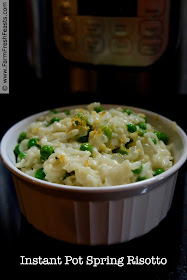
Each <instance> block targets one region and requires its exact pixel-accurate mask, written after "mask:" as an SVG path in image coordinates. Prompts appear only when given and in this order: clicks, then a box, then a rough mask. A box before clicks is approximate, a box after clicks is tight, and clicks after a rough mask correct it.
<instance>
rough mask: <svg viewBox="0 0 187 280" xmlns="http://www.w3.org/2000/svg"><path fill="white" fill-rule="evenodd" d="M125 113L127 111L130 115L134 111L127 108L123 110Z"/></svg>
mask: <svg viewBox="0 0 187 280" xmlns="http://www.w3.org/2000/svg"><path fill="white" fill-rule="evenodd" d="M123 113H127V114H128V115H130V114H132V113H133V111H131V110H130V109H129V108H126V109H124V110H123Z"/></svg>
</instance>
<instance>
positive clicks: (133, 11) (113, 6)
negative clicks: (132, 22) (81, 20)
mask: <svg viewBox="0 0 187 280" xmlns="http://www.w3.org/2000/svg"><path fill="white" fill-rule="evenodd" d="M78 14H79V15H87V16H100V17H136V16H137V0H113V1H109V0H78Z"/></svg>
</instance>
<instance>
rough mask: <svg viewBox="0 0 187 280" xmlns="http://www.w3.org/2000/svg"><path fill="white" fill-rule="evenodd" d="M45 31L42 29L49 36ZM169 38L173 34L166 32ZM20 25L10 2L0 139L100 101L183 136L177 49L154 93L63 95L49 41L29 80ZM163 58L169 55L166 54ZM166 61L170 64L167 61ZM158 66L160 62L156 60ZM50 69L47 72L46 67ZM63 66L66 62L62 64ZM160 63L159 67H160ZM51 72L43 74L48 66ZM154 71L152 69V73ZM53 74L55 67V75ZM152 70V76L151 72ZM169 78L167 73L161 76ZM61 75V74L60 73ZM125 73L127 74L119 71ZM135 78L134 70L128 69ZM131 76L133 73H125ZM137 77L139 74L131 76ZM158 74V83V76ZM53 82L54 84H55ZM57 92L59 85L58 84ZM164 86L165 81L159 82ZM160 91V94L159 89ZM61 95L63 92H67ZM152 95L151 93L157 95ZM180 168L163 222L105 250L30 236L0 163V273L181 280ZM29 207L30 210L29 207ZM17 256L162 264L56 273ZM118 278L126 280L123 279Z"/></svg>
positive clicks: (184, 244)
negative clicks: (155, 259) (154, 117)
mask: <svg viewBox="0 0 187 280" xmlns="http://www.w3.org/2000/svg"><path fill="white" fill-rule="evenodd" d="M50 32H52V30H50V29H49V33H50ZM172 32H173V31H172ZM27 36H28V26H27V15H26V6H25V1H24V0H20V1H19V2H18V1H12V2H11V5H10V94H8V95H2V94H0V104H1V109H0V124H1V130H0V139H1V137H2V136H3V135H4V133H5V132H6V131H7V129H8V128H9V127H11V126H12V125H13V124H15V123H16V122H17V121H19V120H21V119H23V118H25V117H27V116H29V115H32V114H34V113H37V112H40V111H43V110H46V109H51V108H55V107H61V106H64V105H72V104H78V103H81V104H82V103H90V102H93V101H100V102H101V103H118V104H127V105H131V106H137V107H143V108H146V109H149V110H152V111H155V112H157V113H159V114H162V115H164V116H166V117H168V118H170V119H172V120H175V121H176V122H177V123H178V125H180V126H181V127H182V128H183V129H184V131H185V132H187V124H186V104H187V95H180V94H178V91H177V85H178V74H179V72H180V71H179V68H178V67H179V57H180V49H179V50H178V51H177V53H175V54H173V56H172V57H171V56H170V57H169V58H167V59H166V61H165V62H164V64H161V63H160V64H158V65H157V71H155V72H154V70H152V69H149V70H148V71H150V72H151V73H155V75H156V76H155V77H154V79H156V80H158V81H161V82H158V83H157V90H159V92H155V89H153V90H152V91H150V92H149V93H148V94H147V95H146V96H143V95H138V94H137V93H134V95H133V94H132V92H131V91H127V92H125V93H124V94H122V93H121V91H120V90H119V93H118V92H115V94H114V92H111V91H109V90H108V91H107V92H106V91H104V90H103V91H101V92H99V93H96V94H94V93H88V92H87V93H81V92H79V93H77V94H72V95H71V94H69V93H68V72H66V71H65V70H64V69H66V68H61V58H60V55H59V53H58V52H57V50H56V48H55V46H54V42H52V41H50V40H49V42H48V43H49V49H48V52H49V54H50V51H49V50H52V51H53V56H50V55H49V61H48V64H47V66H48V68H49V69H50V71H49V74H47V76H46V77H44V78H43V79H39V78H37V77H36V75H35V71H34V69H33V68H32V67H30V65H29V63H28V59H27V40H26V38H27ZM169 55H171V52H170V53H169ZM172 59H173V60H172ZM162 63H163V62H162ZM51 65H52V66H51ZM65 65H66V62H65ZM162 65H163V67H162ZM50 66H51V68H50ZM159 67H160V68H159ZM59 69H63V71H64V72H63V75H62V73H59ZM158 69H159V70H158ZM167 69H168V72H169V74H170V76H169V74H168V75H167V72H165V70H167ZM61 71H62V70H61ZM125 71H127V70H125ZM129 71H130V72H131V71H132V73H136V71H137V70H129ZM133 71H134V72H133ZM138 71H140V70H138ZM163 75H165V77H163ZM59 77H60V81H61V82H59ZM62 78H64V80H66V83H65V86H64V84H63V86H61V85H62V81H63V79H62ZM165 80H167V83H166V82H165V84H163V83H164V81H165ZM166 89H167V90H166ZM67 93H68V94H67ZM157 93H158V94H157ZM186 170H187V168H186V164H185V165H184V166H183V167H182V168H181V170H180V172H179V176H178V181H177V185H176V191H175V193H174V200H173V204H172V207H171V210H170V211H169V213H168V215H167V217H166V218H165V219H164V220H163V221H162V222H161V224H160V225H159V226H158V227H157V228H155V229H154V230H153V231H151V232H150V233H148V234H146V235H145V236H143V237H141V238H138V239H136V240H132V241H130V242H128V243H123V244H117V245H111V246H94V247H90V246H77V245H71V244H66V243H63V242H59V241H56V240H53V239H51V238H49V237H46V236H45V235H43V234H42V233H40V232H38V231H37V230H35V229H34V228H33V227H32V226H31V225H30V224H28V222H27V221H26V219H25V218H24V217H23V216H22V215H21V214H20V212H19V207H18V203H17V199H16V195H15V191H14V187H13V183H12V179H11V176H10V173H9V171H8V170H7V169H6V168H5V167H4V166H3V164H2V162H1V161H0V212H1V213H0V248H1V250H0V255H1V258H2V262H1V263H0V267H1V269H3V268H6V271H7V273H8V272H10V271H11V272H12V271H15V272H17V271H18V272H21V273H22V272H26V273H29V272H32V271H42V272H43V273H44V272H50V271H52V272H56V271H60V272H62V273H63V272H66V271H67V272H68V273H72V272H75V273H79V274H80V275H81V274H82V273H91V274H93V273H98V274H99V275H101V274H102V273H103V274H105V273H106V272H109V273H110V274H111V275H112V274H113V273H114V275H116V273H119V272H122V273H123V277H129V276H131V277H132V276H135V277H144V278H146V277H147V278H148V279H150V280H152V279H171V280H173V279H180V280H184V279H186V278H187V274H186V273H187V271H186V268H187V262H186V252H187V223H186V220H187V193H186V189H187V172H186ZM33 207H34V205H33ZM20 255H25V256H27V257H37V256H39V255H40V256H43V257H57V256H60V257H62V258H63V256H65V255H71V256H73V257H78V256H79V255H81V256H83V257H85V258H86V256H88V255H93V256H94V257H106V256H107V255H108V256H110V257H116V258H119V257H122V256H124V257H125V259H126V256H127V255H133V256H139V257H145V258H146V257H151V256H159V257H161V258H162V257H165V258H167V259H168V263H167V265H166V266H141V267H140V266H131V267H129V266H128V267H127V266H126V265H125V266H124V267H122V268H119V267H117V266H115V267H114V266H100V267H98V268H91V267H88V266H87V267H86V266H83V267H80V266H73V265H72V266H66V267H65V266H61V267H48V266H47V267H44V266H42V267H39V266H37V267H33V266H32V267H31V266H30V267H29V266H25V267H23V266H20V265H19V262H20V257H19V256H20ZM125 279H126V278H125Z"/></svg>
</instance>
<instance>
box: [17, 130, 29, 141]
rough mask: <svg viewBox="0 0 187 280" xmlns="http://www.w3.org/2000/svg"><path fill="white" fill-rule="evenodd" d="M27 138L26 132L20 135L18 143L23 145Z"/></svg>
mask: <svg viewBox="0 0 187 280" xmlns="http://www.w3.org/2000/svg"><path fill="white" fill-rule="evenodd" d="M26 137H27V133H26V132H22V133H20V135H19V138H18V143H21V142H22V141H23V140H24V139H26Z"/></svg>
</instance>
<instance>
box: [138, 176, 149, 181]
mask: <svg viewBox="0 0 187 280" xmlns="http://www.w3.org/2000/svg"><path fill="white" fill-rule="evenodd" d="M146 179H147V177H140V176H138V177H137V179H136V182H139V181H143V180H146Z"/></svg>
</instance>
